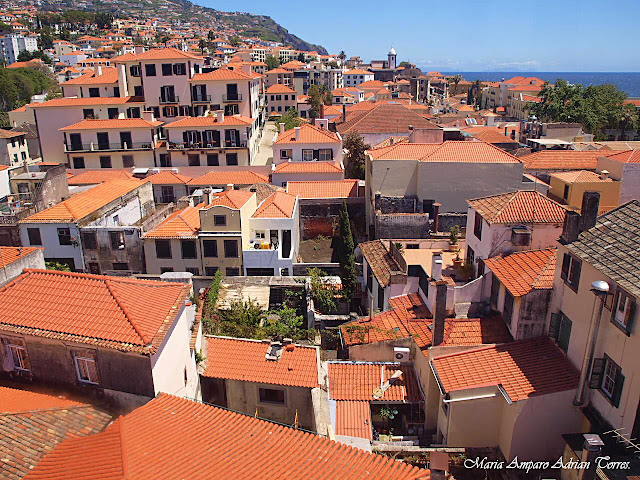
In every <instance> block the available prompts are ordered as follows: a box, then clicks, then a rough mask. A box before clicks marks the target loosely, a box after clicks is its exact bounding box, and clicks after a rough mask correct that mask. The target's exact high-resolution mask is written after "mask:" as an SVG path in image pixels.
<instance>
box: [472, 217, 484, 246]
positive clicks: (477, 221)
mask: <svg viewBox="0 0 640 480" xmlns="http://www.w3.org/2000/svg"><path fill="white" fill-rule="evenodd" d="M473 234H474V235H475V236H476V238H477V239H478V240H482V215H480V214H479V213H478V212H476V215H475V217H474V218H473Z"/></svg>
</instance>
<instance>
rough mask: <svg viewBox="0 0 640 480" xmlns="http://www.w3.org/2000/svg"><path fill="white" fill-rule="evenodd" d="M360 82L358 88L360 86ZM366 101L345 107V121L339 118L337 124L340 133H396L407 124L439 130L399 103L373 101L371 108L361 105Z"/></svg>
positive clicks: (402, 130)
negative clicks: (354, 106)
mask: <svg viewBox="0 0 640 480" xmlns="http://www.w3.org/2000/svg"><path fill="white" fill-rule="evenodd" d="M362 86H363V84H360V85H359V86H358V88H361V87H362ZM363 103H367V102H360V103H357V104H356V105H359V106H358V107H357V108H353V107H351V108H348V109H347V118H346V121H344V119H342V118H340V121H341V122H342V123H339V124H338V125H337V128H338V132H340V134H341V135H344V134H345V133H348V132H351V131H357V132H359V133H360V134H363V133H396V134H397V133H398V132H408V131H409V126H410V125H413V127H414V128H427V129H431V130H440V127H439V126H437V125H435V124H434V123H431V122H430V121H429V120H427V119H425V118H424V117H422V116H421V115H419V114H418V113H416V112H414V111H413V110H411V109H409V108H407V107H405V106H404V105H402V104H399V103H374V104H372V107H371V108H367V109H366V110H360V109H361V108H366V107H365V106H364V105H361V104H363Z"/></svg>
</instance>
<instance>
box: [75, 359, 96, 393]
mask: <svg viewBox="0 0 640 480" xmlns="http://www.w3.org/2000/svg"><path fill="white" fill-rule="evenodd" d="M83 355H84V354H80V353H77V352H74V354H73V358H74V361H75V364H76V373H77V374H78V380H79V381H80V382H82V383H91V384H93V385H97V384H98V368H97V366H96V361H95V359H94V358H91V357H89V356H83Z"/></svg>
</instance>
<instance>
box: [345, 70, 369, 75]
mask: <svg viewBox="0 0 640 480" xmlns="http://www.w3.org/2000/svg"><path fill="white" fill-rule="evenodd" d="M344 75H373V72H369V71H367V70H362V69H360V68H354V69H353V70H347V71H346V72H344Z"/></svg>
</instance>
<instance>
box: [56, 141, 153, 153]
mask: <svg viewBox="0 0 640 480" xmlns="http://www.w3.org/2000/svg"><path fill="white" fill-rule="evenodd" d="M151 146H152V145H151V143H143V142H118V143H75V144H70V145H67V144H65V146H64V151H65V152H66V153H68V152H94V151H95V152H104V151H110V150H151Z"/></svg>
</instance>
